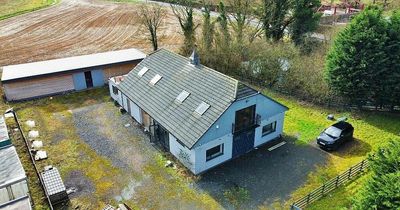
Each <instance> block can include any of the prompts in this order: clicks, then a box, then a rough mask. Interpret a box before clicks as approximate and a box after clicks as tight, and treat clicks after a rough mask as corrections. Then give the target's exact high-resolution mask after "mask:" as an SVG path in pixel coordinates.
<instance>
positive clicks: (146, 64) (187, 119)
mask: <svg viewBox="0 0 400 210" xmlns="http://www.w3.org/2000/svg"><path fill="white" fill-rule="evenodd" d="M146 68H147V69H146ZM139 72H140V73H139ZM157 75H159V76H157ZM160 77H161V79H159V80H158V81H157V82H156V83H155V84H154V85H152V84H151V82H150V81H153V82H154V81H155V80H156V78H160ZM118 89H119V90H121V92H122V93H123V94H124V95H126V96H127V97H128V98H130V99H131V100H132V101H133V102H134V103H136V104H137V105H138V106H139V107H141V108H142V109H143V110H144V111H145V112H147V113H148V114H149V115H150V116H151V117H152V118H153V119H155V120H156V121H157V122H159V123H160V124H161V125H162V126H163V127H164V128H165V129H166V130H168V132H170V133H171V134H172V135H174V136H175V137H176V138H177V139H179V140H180V141H181V142H182V143H184V144H185V146H187V147H188V148H192V147H193V146H194V144H195V143H196V142H197V141H198V140H199V138H200V137H201V136H202V135H203V134H204V133H205V132H206V131H207V130H208V129H209V128H210V127H211V126H212V124H213V123H214V122H215V121H216V120H217V119H218V118H219V117H220V116H221V115H222V114H223V113H224V112H225V110H226V109H227V108H228V107H229V106H230V105H231V104H232V102H233V101H235V100H237V99H241V98H244V97H247V96H250V95H254V94H258V92H257V91H255V90H254V89H251V88H249V87H248V86H246V85H244V84H242V83H240V82H239V81H238V80H236V79H233V78H231V77H229V76H226V75H224V74H222V73H220V72H217V71H215V70H213V69H210V68H208V67H206V66H203V65H197V66H194V65H192V64H190V62H189V58H186V57H183V56H181V55H178V54H175V53H172V52H170V51H167V50H164V49H161V50H159V51H156V52H154V53H153V54H151V55H150V56H148V57H147V58H145V59H144V60H143V61H142V62H141V63H140V64H138V65H137V66H136V67H135V68H134V69H133V70H132V71H131V72H130V73H129V74H128V75H127V76H126V77H125V78H124V80H123V81H122V82H121V83H120V84H119V85H118ZM184 91H186V93H185V92H184ZM187 95H188V96H187ZM178 96H179V97H178ZM185 96H186V97H187V98H186V97H185ZM182 99H183V100H182ZM208 105H209V106H208ZM204 110H205V111H204ZM196 111H197V112H196ZM203 111H204V114H201V113H202V112H203Z"/></svg>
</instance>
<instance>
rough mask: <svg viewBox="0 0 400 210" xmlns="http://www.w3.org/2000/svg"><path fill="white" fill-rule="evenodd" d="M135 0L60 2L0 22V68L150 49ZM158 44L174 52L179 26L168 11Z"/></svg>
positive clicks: (76, 0)
mask: <svg viewBox="0 0 400 210" xmlns="http://www.w3.org/2000/svg"><path fill="white" fill-rule="evenodd" d="M139 4H140V3H133V4H132V3H112V2H104V1H93V0H63V1H62V2H61V3H59V4H57V5H55V6H51V7H48V8H46V9H43V10H39V11H36V12H32V13H28V14H25V15H20V16H16V17H13V18H9V19H6V20H2V21H0V66H5V65H11V64H19V63H26V62H34V61H42V60H47V59H54V58H62V57H66V56H76V55H83V54H90V53H97V52H105V51H110V50H119V49H126V48H137V49H140V50H142V51H144V52H147V53H148V52H151V51H152V47H151V43H150V41H149V39H148V38H149V35H148V33H147V31H146V29H144V27H143V26H141V24H140V23H139V21H138V18H139V17H138V14H137V11H138V8H139V7H138V5H139ZM159 36H160V38H159V42H160V43H159V46H160V47H163V48H167V49H171V50H176V49H178V48H179V46H180V44H181V40H182V38H181V35H180V29H179V25H178V23H177V22H176V19H175V18H174V17H173V15H172V12H170V11H169V12H168V15H167V16H166V17H165V18H164V22H163V24H162V27H161V29H160V31H159Z"/></svg>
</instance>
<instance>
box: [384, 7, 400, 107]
mask: <svg viewBox="0 0 400 210" xmlns="http://www.w3.org/2000/svg"><path fill="white" fill-rule="evenodd" d="M388 37H389V40H388V42H387V45H386V50H387V55H388V58H389V59H388V68H389V71H390V74H389V75H388V77H387V80H386V88H385V90H386V93H387V94H386V98H385V99H386V100H385V101H388V104H389V105H390V106H391V107H392V108H393V107H394V106H395V105H399V104H400V11H397V12H394V13H393V14H392V16H391V18H390V20H389V25H388Z"/></svg>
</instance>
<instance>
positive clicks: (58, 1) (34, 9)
mask: <svg viewBox="0 0 400 210" xmlns="http://www.w3.org/2000/svg"><path fill="white" fill-rule="evenodd" d="M60 2H61V0H51V3H49V4H46V5H43V6H40V7H35V8H31V9H25V10H20V11H17V12H14V13H10V14H7V15H3V16H0V21H2V20H5V19H8V18H12V17H15V16H18V15H23V14H26V13H30V12H34V11H37V10H41V9H44V8H47V7H50V6H53V5H56V4H58V3H60Z"/></svg>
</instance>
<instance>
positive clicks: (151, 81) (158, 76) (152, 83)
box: [150, 74, 162, 85]
mask: <svg viewBox="0 0 400 210" xmlns="http://www.w3.org/2000/svg"><path fill="white" fill-rule="evenodd" d="M161 78H162V76H161V75H159V74H156V76H154V77H153V79H151V80H150V85H155V84H156V83H157V82H158V81H160V79H161Z"/></svg>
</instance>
